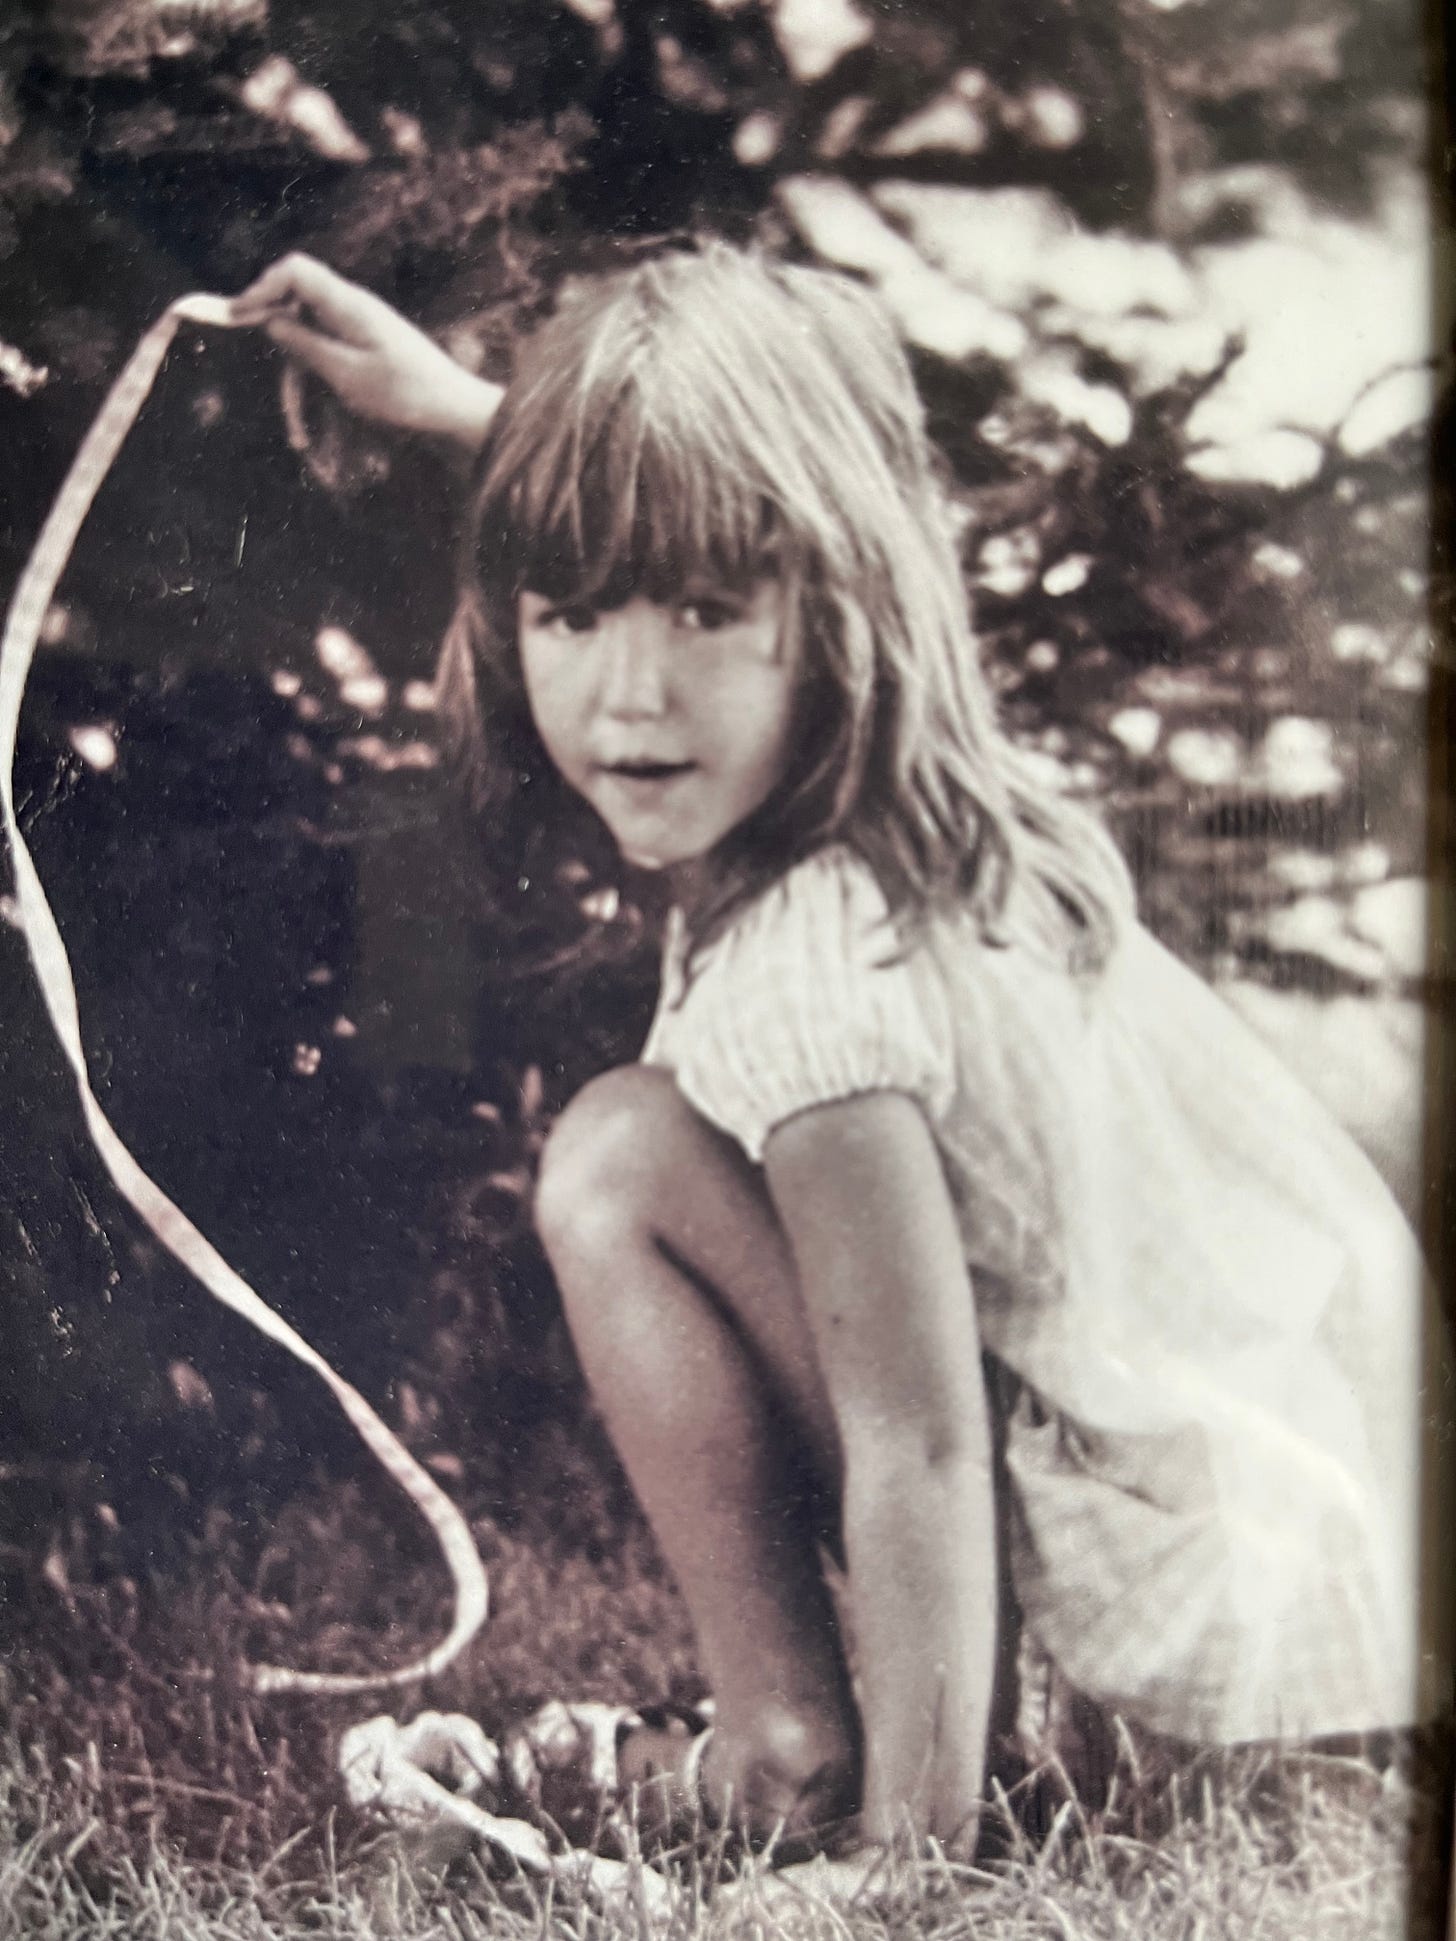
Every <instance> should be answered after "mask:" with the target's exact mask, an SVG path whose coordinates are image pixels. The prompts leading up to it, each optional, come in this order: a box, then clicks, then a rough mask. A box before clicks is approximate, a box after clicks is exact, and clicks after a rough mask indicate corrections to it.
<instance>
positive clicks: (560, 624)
mask: <svg viewBox="0 0 1456 1941" xmlns="http://www.w3.org/2000/svg"><path fill="white" fill-rule="evenodd" d="M541 623H542V625H543V626H547V627H551V628H554V629H555V630H556V632H558V633H566V634H589V633H590V632H591V630H592V628H593V627H595V625H596V624H597V610H596V608H595V607H588V606H565V607H551V608H549V609H548V611H547V612H545V613H543V614H542V615H541Z"/></svg>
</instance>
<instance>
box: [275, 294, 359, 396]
mask: <svg viewBox="0 0 1456 1941" xmlns="http://www.w3.org/2000/svg"><path fill="white" fill-rule="evenodd" d="M263 327H264V329H265V330H266V331H267V333H268V335H269V337H270V338H271V339H272V341H273V342H274V343H275V344H277V345H278V346H279V348H280V349H281V350H286V351H288V352H289V353H290V354H291V355H292V356H294V357H296V358H297V359H298V361H299V363H300V364H306V365H307V366H308V368H309V369H310V370H311V371H316V372H317V373H318V375H319V376H320V377H321V378H322V379H323V380H324V382H325V383H326V384H330V385H332V386H333V388H334V389H335V390H336V391H347V389H348V387H349V385H350V382H351V380H353V379H354V378H356V377H357V376H358V359H359V353H358V351H357V349H356V348H355V347H354V345H352V344H346V343H343V342H341V341H340V339H339V338H337V337H327V336H325V335H324V334H323V333H322V332H321V331H317V330H313V329H311V328H310V327H309V325H308V324H305V323H300V322H299V321H298V319H297V318H296V317H289V316H284V315H281V314H276V313H275V314H273V315H270V316H268V317H267V318H266V319H265V320H264V324H263Z"/></svg>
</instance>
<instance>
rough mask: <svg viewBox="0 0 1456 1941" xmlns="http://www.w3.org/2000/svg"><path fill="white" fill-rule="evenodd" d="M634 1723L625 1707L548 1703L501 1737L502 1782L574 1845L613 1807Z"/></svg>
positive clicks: (636, 1720) (635, 1719) (635, 1718)
mask: <svg viewBox="0 0 1456 1941" xmlns="http://www.w3.org/2000/svg"><path fill="white" fill-rule="evenodd" d="M639 1723H640V1720H639V1718H638V1715H637V1713H636V1712H634V1711H633V1710H632V1709H631V1707H630V1706H626V1705H602V1704H599V1703H597V1702H596V1701H595V1700H592V1699H587V1700H584V1701H583V1702H582V1703H580V1704H577V1705H568V1704H566V1703H565V1702H564V1701H563V1700H561V1699H552V1700H550V1701H549V1703H547V1704H545V1705H543V1706H542V1707H541V1709H540V1710H539V1711H538V1712H533V1713H532V1715H531V1716H530V1718H528V1719H526V1720H525V1721H524V1722H523V1723H522V1724H521V1725H518V1726H517V1727H516V1728H515V1730H514V1731H513V1732H512V1733H510V1735H509V1736H508V1737H507V1739H506V1743H505V1750H504V1763H505V1770H506V1774H507V1777H508V1778H509V1780H510V1782H511V1784H512V1786H514V1788H515V1789H516V1792H517V1793H518V1794H519V1795H520V1797H521V1799H522V1800H523V1801H525V1803H526V1804H527V1805H529V1806H530V1807H531V1808H532V1809H533V1810H534V1812H536V1813H537V1814H539V1815H540V1816H542V1817H543V1818H545V1819H547V1820H549V1821H551V1822H552V1823H553V1824H554V1825H556V1826H559V1827H560V1828H561V1829H562V1831H563V1832H564V1833H565V1834H566V1835H567V1837H568V1838H569V1839H571V1840H572V1842H573V1844H576V1843H577V1841H579V1840H580V1839H581V1838H583V1837H590V1836H591V1835H592V1834H594V1833H595V1831H596V1829H597V1827H598V1826H599V1825H600V1823H601V1821H602V1819H603V1817H604V1815H605V1814H606V1813H608V1812H609V1811H610V1810H611V1809H612V1807H613V1806H615V1805H616V1803H617V1800H618V1799H619V1797H620V1795H621V1790H622V1787H621V1777H620V1772H619V1768H618V1749H619V1747H620V1746H621V1744H622V1742H623V1740H624V1739H625V1738H627V1737H628V1736H629V1735H630V1734H631V1733H632V1731H633V1730H634V1729H635V1728H636V1726H637V1725H638V1724H639Z"/></svg>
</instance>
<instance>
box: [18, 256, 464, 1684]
mask: <svg viewBox="0 0 1456 1941" xmlns="http://www.w3.org/2000/svg"><path fill="white" fill-rule="evenodd" d="M183 323H193V324H208V325H213V326H216V327H218V328H221V329H228V328H231V327H232V326H233V315H232V307H231V305H230V304H229V303H228V301H227V300H226V298H223V297H216V296H200V295H199V296H187V297H182V298H179V300H178V301H177V302H176V303H174V304H172V305H171V306H170V308H168V309H167V310H165V311H164V312H163V313H162V315H161V316H160V317H159V318H158V319H157V321H156V322H155V323H154V324H153V325H152V327H151V329H150V330H148V331H147V333H146V335H145V336H144V337H143V338H142V340H141V342H140V343H139V344H138V345H137V347H136V349H135V351H133V353H132V355H131V359H130V361H129V362H128V363H127V366H126V368H125V369H124V370H123V371H122V373H121V375H120V377H119V378H118V379H117V380H116V382H115V384H114V385H113V386H112V388H111V390H110V391H109V392H108V394H107V397H106V401H105V403H104V404H103V405H102V407H101V410H100V411H99V412H98V414H97V416H96V420H95V422H94V423H93V424H92V426H91V429H90V430H89V431H88V432H87V434H86V436H85V438H84V440H83V441H82V444H81V448H80V450H79V451H78V452H77V454H76V457H75V459H74V460H73V462H72V464H71V469H70V471H69V472H68V473H67V474H66V479H65V483H64V484H63V485H62V487H61V490H60V493H59V495H58V496H57V498H56V502H55V504H54V506H53V507H52V508H51V512H50V515H49V517H48V518H47V520H46V522H45V525H44V526H43V527H42V528H41V533H40V537H39V538H38V539H37V541H36V543H35V548H34V551H33V552H32V553H31V556H30V559H29V562H28V563H27V565H26V568H25V571H24V573H23V574H22V575H21V578H20V582H19V585H18V586H17V587H16V591H15V597H14V599H13V600H12V602H11V605H10V611H9V614H8V616H7V618H6V622H5V633H4V638H3V640H0V813H3V827H4V831H5V834H6V836H7V837H8V839H9V843H10V850H11V854H12V856H13V858H14V870H15V883H16V901H17V904H18V914H19V924H20V929H21V931H22V933H23V935H24V937H25V940H26V943H27V945H28V947H29V950H30V955H31V959H32V961H33V962H34V964H35V970H36V976H37V978H38V980H39V982H40V988H41V992H42V994H43V996H44V998H45V1004H46V1009H47V1011H48V1012H49V1013H50V1017H51V1022H52V1024H53V1025H54V1026H55V1029H56V1035H57V1036H58V1037H59V1039H60V1042H61V1045H62V1047H63V1049H64V1051H65V1054H66V1058H67V1060H68V1062H69V1063H70V1066H71V1070H72V1072H73V1073H74V1074H75V1079H76V1085H77V1089H78V1091H79V1092H80V1095H81V1106H82V1109H83V1111H84V1113H85V1116H86V1124H87V1126H88V1127H89V1129H90V1132H91V1137H92V1139H93V1140H94V1141H95V1144H96V1149H97V1151H98V1152H99V1153H100V1155H101V1158H102V1160H103V1161H104V1163H105V1166H106V1170H107V1171H108V1172H109V1173H110V1175H111V1177H112V1179H113V1180H114V1181H115V1182H116V1186H117V1189H118V1191H119V1192H120V1193H121V1196H122V1198H123V1199H124V1200H126V1201H127V1202H128V1203H129V1204H130V1205H131V1206H132V1207H133V1208H134V1210H135V1211H136V1213H137V1214H138V1215H139V1216H140V1218H141V1219H142V1220H143V1221H144V1222H145V1224H146V1225H147V1226H148V1227H149V1228H150V1229H151V1231H152V1232H153V1233H154V1234H155V1235H156V1237H157V1239H158V1240H160V1241H161V1243H162V1244H163V1246H165V1247H166V1248H167V1249H168V1251H169V1252H171V1253H172V1254H174V1255H175V1256H176V1258H177V1259H178V1260H179V1261H181V1263H182V1265H183V1266H184V1267H186V1268H187V1269H188V1270H189V1271H190V1272H191V1273H192V1274H193V1275H194V1276H195V1277H196V1278H197V1279H198V1280H199V1281H200V1282H201V1283H202V1285H203V1286H204V1287H205V1288H206V1289H207V1291H208V1293H209V1294H211V1295H213V1296H214V1297H215V1298H216V1299H217V1300H219V1301H221V1302H222V1303H223V1305H224V1306H225V1307H229V1308H231V1309H232V1310H233V1312H234V1313H235V1314H240V1315H241V1316H242V1317H243V1319H244V1320H245V1321H249V1322H251V1323H252V1325H253V1326H254V1327H255V1328H257V1329H258V1330H259V1331H260V1332H261V1333H262V1334H265V1335H267V1336H268V1338H269V1339H270V1340H272V1341H276V1342H277V1343H278V1344H279V1346H280V1347H282V1348H286V1349H287V1351H288V1352H289V1354H291V1355H294V1356H296V1357H297V1359H298V1360H299V1361H301V1362H302V1363H303V1364H304V1366H305V1367H307V1368H311V1369H312V1370H313V1371H314V1373H315V1374H316V1375H317V1376H318V1377H319V1378H320V1380H322V1381H323V1382H325V1383H326V1384H327V1386H328V1387H329V1388H330V1389H331V1390H332V1391H333V1394H334V1396H335V1398H336V1399H337V1401H338V1403H339V1406H340V1407H341V1408H342V1409H343V1411H344V1413H345V1415H347V1416H348V1418H349V1420H350V1422H352V1423H353V1425H354V1427H355V1429H356V1430H357V1431H358V1433H359V1436H360V1438H361V1439H362V1441H363V1442H364V1444H365V1446H366V1447H367V1448H368V1449H369V1450H370V1452H371V1453H372V1454H373V1455H375V1456H376V1457H377V1458H378V1459H379V1461H380V1462H381V1463H382V1464H383V1465H384V1467H385V1469H387V1470H388V1472H389V1474H390V1475H391V1476H392V1477H393V1478H394V1480H395V1482H396V1483H398V1484H399V1486H400V1488H401V1489H402V1490H403V1491H404V1492H405V1494H406V1496H408V1497H409V1499H410V1501H411V1502H412V1503H413V1504H414V1505H415V1507H416V1509H418V1510H419V1512H420V1514H421V1515H422V1516H423V1517H424V1518H425V1520H426V1522H427V1523H428V1524H429V1525H430V1528H431V1529H432V1530H433V1532H434V1534H435V1537H436V1540H437V1541H438V1543H439V1546H440V1550H441V1552H442V1553H443V1555H444V1559H445V1562H446V1564H447V1566H448V1567H449V1570H450V1575H451V1578H452V1580H453V1582H454V1587H455V1610H454V1616H453V1619H452V1622H451V1625H450V1629H449V1631H448V1633H447V1634H446V1636H445V1637H444V1638H443V1639H442V1640H441V1641H440V1643H439V1644H438V1645H436V1646H435V1648H434V1650H433V1651H429V1652H427V1653H426V1654H425V1655H424V1656H423V1657H422V1658H417V1659H415V1660H414V1661H413V1662H412V1663H410V1664H408V1665H403V1666H400V1667H399V1668H398V1669H396V1670H394V1671H385V1672H379V1673H372V1674H371V1673H366V1674H360V1675H351V1674H344V1673H333V1672H301V1671H289V1670H285V1669H283V1668H281V1667H279V1666H276V1665H259V1666H253V1667H250V1677H251V1681H252V1684H253V1687H254V1689H255V1690H257V1691H260V1692H329V1693H339V1692H367V1691H376V1690H379V1689H381V1688H384V1687H390V1686H397V1685H406V1684H410V1683H412V1682H413V1681H414V1680H416V1679H419V1678H428V1677H431V1676H433V1674H434V1673H436V1672H438V1671H442V1670H444V1668H445V1666H446V1665H448V1664H449V1663H450V1662H451V1661H452V1659H454V1658H455V1657H457V1656H458V1655H459V1653H460V1652H461V1651H462V1650H463V1649H464V1648H465V1646H466V1645H467V1644H468V1643H469V1642H470V1640H471V1639H472V1638H473V1637H474V1636H475V1634H476V1632H477V1631H478V1630H479V1629H480V1627H481V1625H482V1624H483V1623H484V1622H485V1617H486V1612H487V1609H488V1597H489V1593H488V1586H487V1582H486V1575H485V1567H484V1565H483V1564H482V1563H481V1561H480V1555H479V1552H478V1551H477V1550H476V1547H475V1541H474V1539H473V1538H472V1536H471V1534H470V1528H469V1526H468V1524H467V1523H466V1521H465V1519H464V1517H463V1516H462V1515H461V1514H460V1512H459V1510H458V1509H456V1507H455V1505H454V1504H453V1503H452V1502H451V1500H450V1498H449V1497H448V1496H447V1495H446V1494H445V1492H444V1491H443V1490H442V1489H441V1488H440V1486H439V1484H438V1483H436V1481H435V1480H434V1478H433V1477H432V1476H431V1475H430V1474H429V1473H428V1471H427V1470H425V1469H423V1468H422V1467H421V1466H420V1464H419V1463H417V1462H416V1461H415V1459H414V1457H413V1456H411V1455H410V1453H409V1451H408V1450H407V1449H405V1448H404V1447H403V1446H402V1444H401V1443H400V1442H399V1440H398V1439H397V1438H396V1437H395V1436H394V1434H393V1433H392V1432H391V1431H390V1430H389V1429H388V1428H387V1427H386V1426H385V1424H384V1423H383V1422H382V1421H381V1420H380V1419H379V1417H378V1415H376V1414H375V1412H374V1410H373V1409H372V1408H371V1407H370V1406H369V1404H368V1403H367V1402H366V1401H365V1400H364V1397H363V1396H362V1395H361V1394H360V1393H359V1391H358V1390H357V1389H356V1388H354V1387H352V1386H351V1384H350V1383H348V1382H346V1381H345V1380H344V1378H343V1376H342V1375H339V1374H337V1373H336V1372H335V1371H334V1369H332V1368H331V1367H330V1366H329V1364H328V1362H327V1361H325V1360H324V1358H323V1356H322V1355H320V1354H319V1353H318V1351H317V1350H316V1349H315V1348H313V1347H311V1346H310V1345H309V1343H308V1342H307V1341H305V1340H304V1338H303V1336H302V1335H300V1334H299V1333H298V1332H297V1331H296V1330H295V1329H294V1328H292V1327H290V1326H289V1324H288V1322H287V1321H285V1320H284V1319H283V1317H282V1315H280V1314H278V1313H276V1312H275V1311H274V1310H273V1309H272V1308H271V1307H269V1305H268V1304H267V1302H266V1301H264V1300H263V1299H262V1298H261V1297H260V1296H259V1295H258V1294H256V1293H255V1292H254V1291H253V1289H252V1288H251V1287H250V1286H249V1285H248V1283H247V1282H246V1281H245V1280H244V1279H243V1278H242V1276H241V1275H240V1274H238V1273H237V1272H235V1270H234V1269H233V1268H231V1267H230V1266H229V1265H228V1263H227V1262H226V1261H225V1260H224V1259H223V1257H222V1255H221V1254H220V1253H218V1251H217V1249H216V1248H215V1247H214V1246H213V1245H212V1244H211V1242H210V1241H208V1240H207V1239H206V1238H205V1237H204V1236H203V1234H202V1233H200V1232H199V1231H198V1229H197V1228H196V1227H195V1226H194V1225H193V1223H192V1222H191V1220H189V1219H188V1217H187V1215H186V1214H185V1213H184V1212H183V1211H182V1209H181V1208H180V1207H179V1206H177V1205H176V1203H175V1202H174V1201H173V1200H171V1199H169V1198H168V1196H167V1194H165V1193H164V1192H163V1191H162V1189H161V1188H160V1187H159V1186H158V1185H157V1184H156V1182H155V1181H154V1180H152V1179H151V1178H149V1177H148V1175H147V1174H146V1173H145V1172H143V1170H142V1168H141V1167H140V1166H139V1165H138V1163H137V1161H136V1160H135V1159H134V1158H133V1157H132V1155H131V1153H130V1152H129V1151H128V1150H127V1148H126V1146H125V1145H124V1144H123V1143H122V1140H121V1139H120V1137H119V1136H118V1135H117V1133H116V1131H115V1130H114V1128H113V1127H112V1125H111V1123H110V1121H109V1120H108V1119H107V1117H106V1114H105V1113H104V1112H103V1111H102V1109H101V1107H100V1105H99V1104H98V1103H97V1100H96V1095H95V1093H94V1092H93V1091H92V1089H91V1079H90V1074H89V1072H88V1071H87V1067H86V1054H85V1051H84V1049H83V1047H82V1043H81V1021H80V1014H79V1010H78V1007H77V1003H76V986H75V981H74V979H73V977H72V975H71V966H70V962H69V960H68V958H67V956H66V947H65V944H64V942H63V941H62V938H61V933H60V929H59V927H58V926H57V923H56V919H55V916H54V914H53V913H52V911H51V907H50V904H49V903H48V902H47V901H46V896H45V891H44V889H43V888H42V887H41V881H40V877H39V875H38V874H37V872H36V867H35V863H34V861H33V859H32V857H31V854H30V851H29V849H28V848H27V847H26V844H25V839H24V837H23V836H22V834H21V831H20V824H19V821H18V819H17V817H16V813H15V775H14V769H15V743H16V735H17V731H18V727H19V722H20V708H21V702H22V701H23V699H24V697H25V684H26V680H27V677H28V676H29V673H30V667H31V662H32V660H33V659H34V657H35V647H36V642H37V640H38V639H39V637H40V631H41V626H42V623H43V622H44V620H45V616H46V613H47V611H48V609H49V607H50V603H51V598H52V596H53V594H54V593H55V590H56V586H57V584H58V583H59V581H60V578H61V575H62V573H63V572H64V571H65V569H66V565H67V562H68V561H69V559H70V557H71V549H72V548H73V546H74V545H75V543H76V537H77V534H78V533H79V532H80V530H81V527H82V525H83V523H84V522H85V519H86V515H87V513H88V512H89V511H90V509H91V504H92V501H93V500H94V499H95V497H96V494H97V492H98V491H99V490H100V488H101V483H102V480H103V479H104V478H105V477H106V474H107V472H108V471H109V470H110V468H111V465H112V462H113V460H114V459H115V457H116V455H117V453H118V452H119V451H120V449H121V447H122V444H123V443H124V442H125V440H126V436H127V434H128V432H129V431H130V430H131V428H132V425H133V424H134V423H135V422H136V418H137V414H138V413H139V412H140V410H141V408H142V406H143V405H144V404H145V403H146V401H147V397H148V395H149V393H150V391H151V388H152V384H153V382H154V381H155V379H156V376H157V373H158V371H159V370H160V369H161V367H162V363H163V360H164V359H165V357H166V355H167V351H168V348H169V346H170V345H171V342H172V339H173V337H174V336H175V335H176V334H177V329H178V326H179V325H180V324H183Z"/></svg>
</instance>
